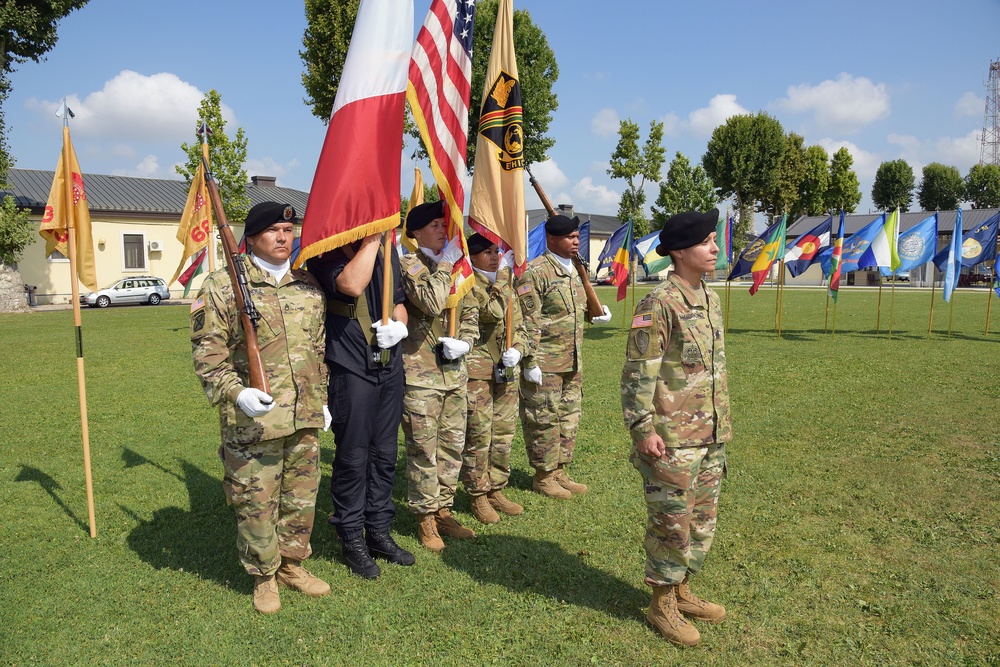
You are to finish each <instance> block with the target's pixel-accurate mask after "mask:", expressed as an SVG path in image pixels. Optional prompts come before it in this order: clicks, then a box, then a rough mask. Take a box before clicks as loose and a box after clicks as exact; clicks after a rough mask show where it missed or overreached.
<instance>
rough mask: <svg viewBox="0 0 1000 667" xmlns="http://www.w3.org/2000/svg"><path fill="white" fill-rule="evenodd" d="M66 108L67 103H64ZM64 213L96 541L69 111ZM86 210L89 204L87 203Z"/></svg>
mask: <svg viewBox="0 0 1000 667" xmlns="http://www.w3.org/2000/svg"><path fill="white" fill-rule="evenodd" d="M63 104H65V100H64V101H63ZM63 130H64V136H63V153H62V163H63V174H62V177H63V197H64V200H63V206H64V207H65V208H64V209H63V210H65V211H66V231H67V241H66V244H67V246H68V248H69V275H70V283H71V293H72V299H73V325H74V326H75V327H76V376H77V386H78V388H79V392H80V432H81V435H82V438H83V476H84V480H85V482H86V486H87V517H88V519H89V521H90V536H91V537H92V538H93V537H97V520H96V518H95V512H94V480H93V476H92V475H91V470H90V425H89V423H88V419H87V378H86V374H85V372H84V364H83V327H82V322H81V318H80V285H79V278H78V274H77V269H76V261H77V257H76V216H75V215H74V212H73V211H74V209H73V168H72V167H71V166H70V156H69V109H68V108H67V109H65V110H64V111H63ZM84 205H85V206H86V203H84Z"/></svg>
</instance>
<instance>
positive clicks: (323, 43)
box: [299, 0, 361, 124]
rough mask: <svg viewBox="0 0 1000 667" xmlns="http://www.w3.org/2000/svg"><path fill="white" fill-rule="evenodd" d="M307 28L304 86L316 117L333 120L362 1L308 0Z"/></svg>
mask: <svg viewBox="0 0 1000 667" xmlns="http://www.w3.org/2000/svg"><path fill="white" fill-rule="evenodd" d="M305 3H306V31H305V34H304V35H303V36H302V46H303V47H304V50H303V51H299V57H300V58H302V62H303V64H304V65H305V68H306V69H305V71H304V72H303V73H302V86H303V87H304V88H305V89H306V99H305V102H306V104H307V105H309V106H310V107H312V113H313V115H314V116H316V117H317V118H319V119H320V120H322V121H323V123H324V124H326V123H329V122H330V112H331V111H333V102H334V100H336V99H337V88H338V87H339V86H340V77H341V76H342V75H343V74H344V60H345V59H346V58H347V47H349V46H350V44H351V35H352V33H353V32H354V21H355V19H357V17H358V6H359V5H360V3H361V0H305Z"/></svg>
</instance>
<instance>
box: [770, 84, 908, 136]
mask: <svg viewBox="0 0 1000 667" xmlns="http://www.w3.org/2000/svg"><path fill="white" fill-rule="evenodd" d="M776 105H777V106H778V107H779V108H782V109H785V110H787V111H790V112H794V113H810V112H811V113H812V114H813V118H814V119H815V121H816V124H817V125H818V126H819V128H820V129H823V130H834V131H838V132H856V131H857V130H859V129H860V128H861V127H863V126H864V125H867V124H869V123H872V122H874V121H876V120H880V119H882V118H886V117H887V116H888V115H889V111H890V106H891V105H890V100H889V93H888V92H887V91H886V87H885V84H882V83H879V84H875V83H873V82H872V80H871V79H869V78H867V77H863V76H862V77H857V78H855V77H853V76H851V75H850V74H847V73H846V72H842V73H840V74H839V75H837V78H836V79H835V80H831V79H827V80H826V81H823V82H821V83H819V84H817V85H815V86H812V85H810V84H807V83H804V84H802V85H799V86H789V87H788V96H787V97H785V98H782V99H780V100H778V101H777V102H776Z"/></svg>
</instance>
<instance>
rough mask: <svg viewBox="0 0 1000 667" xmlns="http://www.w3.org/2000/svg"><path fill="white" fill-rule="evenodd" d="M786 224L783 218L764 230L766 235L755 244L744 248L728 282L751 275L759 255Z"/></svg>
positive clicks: (761, 236) (755, 241)
mask: <svg viewBox="0 0 1000 667" xmlns="http://www.w3.org/2000/svg"><path fill="white" fill-rule="evenodd" d="M783 224H785V218H784V216H782V217H781V218H779V219H778V221H777V222H775V223H774V224H773V225H771V226H770V227H768V228H767V229H765V230H764V233H763V234H761V235H760V236H758V237H757V238H756V239H754V240H753V243H751V244H750V245H748V246H747V247H746V248H743V252H741V253H740V256H739V259H737V260H736V264H734V265H733V270H732V271H731V272H730V273H729V277H728V278H726V280H732V279H733V278H739V277H741V276H745V275H747V274H748V273H751V270H750V269H752V268H753V263H754V262H756V261H757V255H759V254H760V251H761V250H763V249H764V246H765V245H767V242H768V240H769V239H770V238H771V237H772V236H774V233H775V232H776V231H777V230H778V227H780V226H781V225H783Z"/></svg>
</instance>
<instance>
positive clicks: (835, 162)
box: [825, 146, 861, 213]
mask: <svg viewBox="0 0 1000 667" xmlns="http://www.w3.org/2000/svg"><path fill="white" fill-rule="evenodd" d="M853 165H854V158H853V157H852V156H851V152H850V151H849V150H847V148H846V147H845V146H841V147H840V149H839V150H838V151H837V152H836V153H834V154H833V158H832V159H831V160H830V186H829V187H828V188H827V190H826V197H825V208H826V210H828V211H840V210H843V211H844V212H845V213H854V211H855V210H856V209H857V208H858V204H859V203H860V202H861V184H860V183H859V182H858V175H857V174H856V173H854V170H853V169H851V167H852V166H853Z"/></svg>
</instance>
